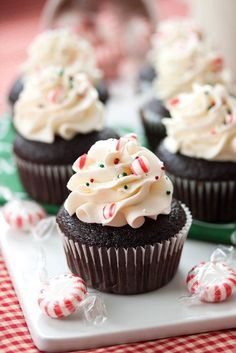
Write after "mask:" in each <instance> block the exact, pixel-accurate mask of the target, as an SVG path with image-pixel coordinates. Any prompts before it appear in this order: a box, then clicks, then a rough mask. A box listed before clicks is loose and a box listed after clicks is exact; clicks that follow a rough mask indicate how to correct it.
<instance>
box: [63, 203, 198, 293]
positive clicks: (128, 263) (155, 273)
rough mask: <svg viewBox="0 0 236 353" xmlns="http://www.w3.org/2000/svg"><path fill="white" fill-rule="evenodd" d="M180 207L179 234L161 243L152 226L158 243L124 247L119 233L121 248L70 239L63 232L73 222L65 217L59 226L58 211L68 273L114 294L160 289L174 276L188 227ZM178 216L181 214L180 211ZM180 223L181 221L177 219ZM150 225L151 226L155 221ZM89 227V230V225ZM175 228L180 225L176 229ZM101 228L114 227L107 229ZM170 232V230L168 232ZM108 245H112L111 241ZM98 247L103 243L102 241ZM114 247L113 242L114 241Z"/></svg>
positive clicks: (187, 221) (173, 234)
mask: <svg viewBox="0 0 236 353" xmlns="http://www.w3.org/2000/svg"><path fill="white" fill-rule="evenodd" d="M176 207H177V206H176V204H175V206H173V209H175V210H176V212H177V209H176ZM182 207H183V208H182ZM177 208H178V207H177ZM180 208H181V209H182V210H184V222H183V226H182V227H181V228H180V230H179V231H177V232H176V233H172V235H171V236H169V237H167V238H168V239H166V240H163V239H164V238H165V237H164V238H163V237H162V236H161V232H159V229H158V227H156V239H158V238H159V236H160V239H162V240H160V241H158V242H154V243H153V242H151V243H150V244H148V240H147V244H146V245H137V246H127V243H125V236H124V235H125V234H123V236H122V234H121V239H122V240H123V242H124V244H125V245H124V246H119V247H117V246H105V245H98V244H96V245H95V244H94V245H90V244H89V241H88V239H87V242H86V243H83V242H82V241H81V240H78V237H77V238H74V237H71V236H70V235H69V234H68V232H66V231H65V229H66V224H67V226H68V227H70V226H71V224H70V219H71V220H72V224H74V222H75V220H74V219H73V217H70V216H69V218H66V220H65V219H64V224H63V221H62V220H63V218H64V215H65V212H66V211H65V210H64V209H61V211H60V212H59V214H58V216H57V222H58V225H59V231H60V233H61V235H62V239H63V245H64V249H65V254H66V258H67V263H68V266H69V268H70V270H71V272H72V273H74V274H77V275H79V276H80V277H82V278H83V279H84V280H85V281H86V283H87V285H88V286H90V287H92V288H95V289H98V290H100V291H103V292H109V293H115V294H139V293H144V292H149V291H152V290H155V289H158V288H160V287H162V286H164V285H165V284H167V283H168V282H169V281H170V280H171V279H172V278H173V277H174V275H175V273H176V271H177V268H178V265H179V261H180V257H181V253H182V249H183V245H184V241H185V239H186V237H187V233H188V230H189V227H190V224H191V216H190V213H189V211H188V210H187V209H186V208H185V207H184V206H180ZM173 212H175V211H173ZM180 213H181V214H182V212H180ZM164 217H168V216H164ZM76 219H77V218H76ZM78 221H79V220H78ZM182 221H183V219H182V218H181V222H182ZM79 222H80V221H79ZM152 222H154V223H155V221H152ZM159 223H160V224H161V223H162V222H161V221H160V222H159ZM90 226H91V227H92V226H93V224H91V225H90ZM179 226H180V223H179V224H178V226H177V228H176V229H178V227H179ZM101 227H102V226H101ZM77 228H78V223H77ZM103 228H115V227H108V226H107V227H103ZM122 228H124V229H127V235H128V234H129V233H128V232H129V231H131V232H133V231H135V230H133V229H131V228H130V227H129V226H125V227H122ZM141 228H142V227H140V229H141ZM147 228H148V226H147ZM95 229H96V228H95ZM83 231H84V230H83ZM119 231H120V228H116V229H115V232H116V233H117V234H119ZM172 231H173V229H172V230H171V231H170V232H172ZM91 234H92V235H91ZM96 234H97V231H95V233H94V234H93V233H91V230H90V236H89V237H93V238H94V239H96ZM134 234H135V232H134ZM147 235H148V234H147V233H144V232H143V233H142V238H143V239H145V236H147ZM106 237H107V235H104V237H103V239H106ZM100 238H101V237H100ZM85 239H86V235H85ZM90 240H91V238H90ZM111 242H114V238H113V239H112V240H111ZM100 243H101V240H100ZM102 244H105V243H104V241H103V242H102ZM115 244H116V241H115V242H114V245H115Z"/></svg>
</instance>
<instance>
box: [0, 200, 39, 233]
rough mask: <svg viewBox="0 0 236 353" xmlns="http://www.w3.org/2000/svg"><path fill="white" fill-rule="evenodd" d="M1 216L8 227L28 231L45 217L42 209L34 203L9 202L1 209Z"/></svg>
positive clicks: (25, 201)
mask: <svg viewBox="0 0 236 353" xmlns="http://www.w3.org/2000/svg"><path fill="white" fill-rule="evenodd" d="M2 214H3V217H4V219H5V221H6V222H7V223H8V224H9V226H10V227H12V228H14V229H18V230H22V231H26V232H27V231H30V230H31V229H32V228H33V227H35V226H36V224H37V223H38V222H39V221H40V220H42V219H43V218H45V217H46V213H45V211H44V209H43V208H42V207H41V206H40V205H39V204H38V203H36V202H34V201H27V200H11V201H9V202H7V203H6V205H5V206H4V207H3V208H2Z"/></svg>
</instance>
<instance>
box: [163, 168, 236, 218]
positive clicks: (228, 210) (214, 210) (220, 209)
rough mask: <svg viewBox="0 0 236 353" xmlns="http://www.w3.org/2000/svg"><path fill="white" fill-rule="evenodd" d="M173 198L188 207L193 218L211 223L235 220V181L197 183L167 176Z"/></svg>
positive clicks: (170, 175)
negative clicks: (172, 190)
mask: <svg viewBox="0 0 236 353" xmlns="http://www.w3.org/2000/svg"><path fill="white" fill-rule="evenodd" d="M168 175H169V177H170V179H171V180H172V182H173V184H174V197H175V198H176V199H178V200H180V201H182V202H183V203H184V204H185V205H187V206H188V207H189V209H190V210H191V212H192V215H193V218H194V219H197V220H199V221H204V222H212V223H227V222H232V221H235V220H236V207H235V200H236V181H197V180H189V179H183V178H180V177H175V176H173V175H172V174H169V173H168Z"/></svg>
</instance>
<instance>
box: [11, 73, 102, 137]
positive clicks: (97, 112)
mask: <svg viewBox="0 0 236 353" xmlns="http://www.w3.org/2000/svg"><path fill="white" fill-rule="evenodd" d="M103 115H104V114H103V104H102V103H101V102H100V101H99V100H98V93H97V91H96V89H95V88H94V87H93V86H92V85H91V83H90V82H89V80H88V78H87V77H86V76H85V75H84V74H75V75H71V74H70V72H68V71H66V70H64V69H63V68H61V67H53V66H51V67H48V68H46V69H44V70H42V71H41V72H40V73H38V74H35V75H33V76H32V77H30V78H29V80H27V82H26V84H25V87H24V90H23V91H22V93H21V95H20V98H19V100H18V101H17V103H16V105H15V115H14V124H15V127H16V129H17V131H18V132H19V133H20V134H21V135H22V136H23V137H25V138H26V139H28V140H33V141H40V142H46V143H52V142H53V141H54V139H55V136H56V135H59V136H61V137H62V138H63V139H65V140H70V139H72V138H73V137H74V136H75V135H76V134H77V133H83V134H86V133H89V132H91V131H94V130H97V131H100V130H102V128H103V124H104V116H103Z"/></svg>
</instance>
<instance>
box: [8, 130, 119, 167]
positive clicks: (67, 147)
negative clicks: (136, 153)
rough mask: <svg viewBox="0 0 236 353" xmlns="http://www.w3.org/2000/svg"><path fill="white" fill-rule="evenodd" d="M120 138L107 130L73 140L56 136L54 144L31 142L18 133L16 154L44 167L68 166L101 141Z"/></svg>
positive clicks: (15, 145) (77, 136)
mask: <svg viewBox="0 0 236 353" xmlns="http://www.w3.org/2000/svg"><path fill="white" fill-rule="evenodd" d="M109 138H119V135H117V133H116V132H115V131H113V130H112V129H109V128H105V129H103V130H102V131H92V132H90V133H88V134H77V135H76V136H75V137H74V138H72V139H71V140H64V139H63V138H61V137H59V136H56V137H55V140H54V142H53V143H44V142H38V141H30V140H27V139H26V138H24V137H23V136H21V135H20V134H18V133H16V137H15V141H14V146H13V149H14V153H15V154H16V155H17V156H18V157H19V158H21V159H23V160H25V161H29V162H32V163H39V164H44V165H68V164H71V165H72V163H73V162H74V161H75V160H76V159H77V158H78V156H80V155H81V154H83V153H87V152H88V150H89V149H90V147H91V146H92V145H93V144H94V143H95V142H96V141H99V140H107V139H109Z"/></svg>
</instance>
